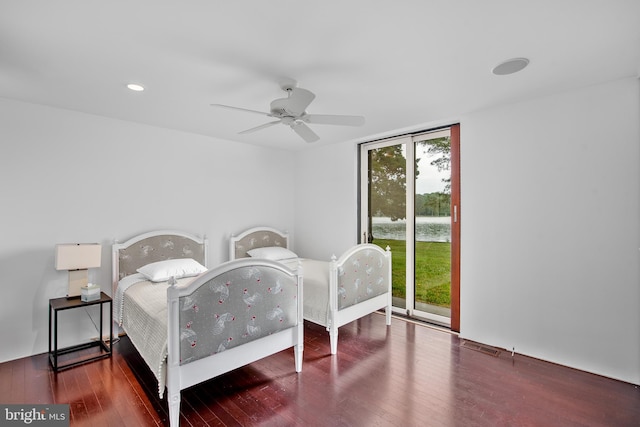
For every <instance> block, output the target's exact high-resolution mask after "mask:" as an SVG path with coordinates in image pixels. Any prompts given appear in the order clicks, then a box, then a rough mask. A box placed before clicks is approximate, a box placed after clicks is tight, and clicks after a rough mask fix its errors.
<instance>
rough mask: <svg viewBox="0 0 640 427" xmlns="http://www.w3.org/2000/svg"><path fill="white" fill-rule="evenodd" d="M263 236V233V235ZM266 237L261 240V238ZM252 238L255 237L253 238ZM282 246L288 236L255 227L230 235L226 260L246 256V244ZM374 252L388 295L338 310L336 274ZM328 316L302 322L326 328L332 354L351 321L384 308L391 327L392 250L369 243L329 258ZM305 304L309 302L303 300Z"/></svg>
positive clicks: (287, 246) (336, 350) (269, 229)
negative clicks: (382, 264)
mask: <svg viewBox="0 0 640 427" xmlns="http://www.w3.org/2000/svg"><path fill="white" fill-rule="evenodd" d="M265 233H266V234H265ZM265 235H266V236H268V237H263V236H265ZM254 236H255V237H254ZM274 241H275V243H276V244H275V245H276V246H283V247H286V248H287V249H289V235H288V233H286V232H281V231H279V230H277V229H275V228H272V227H254V228H251V229H248V230H246V231H244V232H242V233H240V234H239V235H237V236H234V235H232V236H231V238H230V240H229V259H232V260H233V259H238V258H245V257H249V255H248V254H247V253H246V251H247V250H248V249H250V248H249V247H248V242H251V248H256V247H264V246H273V245H274ZM368 250H373V251H376V252H379V253H381V254H382V255H383V256H384V257H385V259H386V262H387V274H386V282H387V285H388V286H387V292H385V293H384V294H381V295H378V296H375V297H373V298H370V299H367V300H364V301H361V302H359V303H358V304H355V305H352V306H349V307H346V308H343V309H339V308H338V307H339V305H338V283H339V282H338V271H339V270H340V269H341V268H343V266H344V265H345V262H347V260H348V259H349V258H350V257H351V256H353V255H354V254H357V253H359V252H361V251H368ZM327 286H328V292H329V316H328V319H327V322H324V323H322V322H319V321H318V320H317V319H310V318H307V317H306V316H305V320H308V321H311V322H313V323H316V324H320V325H321V326H324V327H326V329H327V331H328V332H329V340H330V345H331V354H336V353H337V352H338V328H340V327H341V326H343V325H346V324H347V323H350V322H353V321H354V320H357V319H360V318H361V317H364V316H366V315H368V314H370V313H373V312H375V311H378V310H381V309H384V310H385V316H386V324H387V326H389V325H391V304H392V298H391V296H392V290H391V289H392V288H391V250H390V248H389V247H388V246H387V248H386V251H384V250H382V249H381V248H380V247H379V246H377V245H374V244H369V243H363V244H358V245H355V246H353V247H351V248H350V249H348V250H347V251H345V252H344V253H343V254H342V255H341V256H340V258H337V259H336V256H335V255H334V256H332V257H331V263H330V267H329V283H328V285H327ZM305 302H306V303H307V304H308V303H309V301H305Z"/></svg>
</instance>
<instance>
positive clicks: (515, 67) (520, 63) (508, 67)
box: [491, 58, 529, 76]
mask: <svg viewBox="0 0 640 427" xmlns="http://www.w3.org/2000/svg"><path fill="white" fill-rule="evenodd" d="M527 65H529V60H528V59H527V58H512V59H507V60H506V61H504V62H501V63H500V64H498V65H496V66H495V67H493V70H491V72H492V73H493V74H495V75H497V76H506V75H507V74H513V73H517V72H518V71H520V70H522V69H523V68H524V67H526V66H527Z"/></svg>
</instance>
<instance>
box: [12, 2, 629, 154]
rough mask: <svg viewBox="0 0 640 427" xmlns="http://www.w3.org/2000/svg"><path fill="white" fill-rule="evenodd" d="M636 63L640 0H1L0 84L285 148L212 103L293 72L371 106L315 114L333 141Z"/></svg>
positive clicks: (330, 102)
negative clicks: (347, 119) (328, 117)
mask: <svg viewBox="0 0 640 427" xmlns="http://www.w3.org/2000/svg"><path fill="white" fill-rule="evenodd" d="M513 57H526V58H529V59H530V61H531V63H530V65H529V66H528V67H527V68H526V69H524V70H523V71H521V72H519V73H517V74H513V75H509V76H495V75H493V74H492V73H491V69H492V68H493V67H494V66H495V65H497V64H498V63H499V62H502V61H504V60H506V59H509V58H513ZM639 71H640V1H638V0H538V1H531V0H488V1H487V0H485V1H477V0H436V1H434V0H415V1H411V0H401V1H394V2H391V1H372V0H351V1H349V0H343V1H334V0H330V1H314V2H311V1H302V0H298V1H296V0H269V1H267V0H246V1H242V0H235V1H230V0H226V1H223V0H183V1H179V0H135V1H130V0H129V1H125V0H101V1H100V0H56V1H51V0H0V97H4V98H9V99H15V100H21V101H26V102H31V103H37V104H44V105H50V106H54V107H60V108H65V109H70V110H77V111H82V112H86V113H90V114H97V115H101V116H106V117H113V118H117V119H122V120H128V121H133V122H139V123H146V124H149V125H154V126H161V127H166V128H171V129H179V130H182V131H187V132H193V133H196V134H202V135H208V136H212V137H216V138H223V139H226V140H233V141H241V142H245V143H250V144H256V145H261V146H266V147H273V148H283V149H290V150H298V149H303V148H305V147H308V146H309V144H307V143H305V142H304V141H303V140H301V139H300V138H299V137H298V136H297V135H296V134H295V133H294V132H293V131H292V130H291V129H289V128H288V127H286V126H284V125H277V126H272V127H270V128H268V129H265V130H263V131H261V132H256V133H252V134H247V135H238V134H237V132H239V131H241V130H244V129H248V128H251V127H254V126H258V125H260V124H262V123H266V122H267V121H272V120H273V119H271V118H269V117H262V116H260V115H256V114H250V113H242V112H237V111H230V110H224V109H218V108H214V107H211V106H210V104H212V103H220V104H229V105H235V106H238V107H243V108H248V109H253V110H260V111H268V109H269V103H270V101H271V100H273V99H275V98H279V97H283V96H286V95H285V93H284V92H282V90H281V89H280V88H279V86H278V81H279V80H280V79H281V78H283V77H287V78H293V79H296V80H297V81H298V84H299V86H300V87H304V88H306V89H309V90H311V91H312V92H314V93H315V94H316V99H315V100H314V101H313V103H312V104H311V105H310V106H309V108H307V112H309V113H312V114H313V113H316V114H357V115H363V116H365V117H366V124H365V125H364V126H363V127H358V128H353V127H341V126H328V125H310V126H311V127H312V128H313V129H314V131H316V133H318V134H319V135H320V141H318V142H315V143H313V144H328V143H337V142H343V141H352V140H357V141H361V140H362V141H363V140H368V139H373V138H377V137H380V136H383V135H389V134H394V133H398V132H401V131H406V130H413V129H415V130H417V129H420V127H421V125H424V124H425V123H440V122H442V123H445V122H447V121H448V120H455V118H456V117H459V116H460V115H462V114H464V113H467V112H470V111H474V110H478V109H482V108H486V107H490V106H492V105H497V104H505V103H510V102H514V101H517V100H521V99H526V98H532V97H537V96H540V95H544V94H549V93H555V92H561V91H565V90H570V89H571V88H574V87H580V86H585V85H589V84H594V83H599V82H604V81H608V80H613V79H618V78H622V77H628V76H636V75H638V73H639ZM129 82H137V83H140V84H142V85H144V86H145V87H146V90H145V91H144V92H141V93H136V92H132V91H130V90H128V89H127V88H126V87H125V85H126V84H127V83H129Z"/></svg>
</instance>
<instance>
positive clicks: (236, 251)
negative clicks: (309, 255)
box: [229, 227, 289, 260]
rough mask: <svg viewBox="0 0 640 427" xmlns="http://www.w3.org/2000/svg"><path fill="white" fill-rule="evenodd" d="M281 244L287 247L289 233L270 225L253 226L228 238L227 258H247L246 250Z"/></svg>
mask: <svg viewBox="0 0 640 427" xmlns="http://www.w3.org/2000/svg"><path fill="white" fill-rule="evenodd" d="M269 246H281V247H283V248H287V249H289V234H288V233H287V232H281V231H279V230H276V229H275V228H271V227H254V228H250V229H249V230H246V231H244V232H242V233H240V234H239V235H238V236H231V238H230V239H229V259H230V260H234V259H238V258H247V257H248V256H249V255H247V251H250V250H251V249H255V248H265V247H269Z"/></svg>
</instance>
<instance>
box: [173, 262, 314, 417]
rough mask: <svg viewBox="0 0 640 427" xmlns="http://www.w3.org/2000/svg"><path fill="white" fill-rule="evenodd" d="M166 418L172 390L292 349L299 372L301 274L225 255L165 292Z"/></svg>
mask: <svg viewBox="0 0 640 427" xmlns="http://www.w3.org/2000/svg"><path fill="white" fill-rule="evenodd" d="M168 304H169V305H168V307H169V310H168V311H169V313H168V316H169V337H168V339H169V356H168V365H167V371H168V372H167V389H168V399H169V412H170V421H171V425H172V426H178V425H179V411H180V390H183V389H185V388H187V387H190V386H192V385H195V384H197V383H200V382H202V381H205V380H207V379H209V378H213V377H215V376H218V375H220V374H223V373H225V372H228V371H230V370H233V369H236V368H238V367H241V366H244V365H246V364H248V363H251V362H254V361H256V360H259V359H261V358H263V357H266V356H269V355H271V354H274V353H277V352H279V351H282V350H284V349H286V348H289V347H293V348H294V354H295V369H296V372H300V371H301V370H302V352H303V320H302V273H301V271H298V272H297V273H295V272H293V271H291V270H289V269H287V268H286V267H284V266H283V265H281V264H278V263H275V262H272V261H268V260H257V259H250V258H249V259H242V260H236V261H230V262H227V263H224V264H222V265H220V266H218V267H217V268H215V269H212V270H209V271H207V272H206V273H203V274H202V275H200V276H199V277H197V278H196V279H195V280H194V281H193V282H191V283H189V284H188V285H186V286H184V287H179V286H171V287H170V288H169V290H168Z"/></svg>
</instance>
